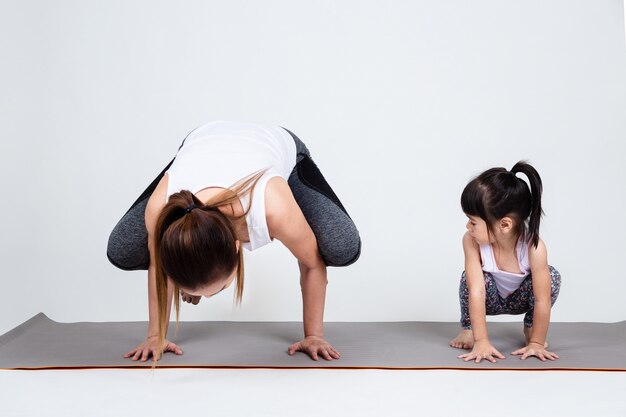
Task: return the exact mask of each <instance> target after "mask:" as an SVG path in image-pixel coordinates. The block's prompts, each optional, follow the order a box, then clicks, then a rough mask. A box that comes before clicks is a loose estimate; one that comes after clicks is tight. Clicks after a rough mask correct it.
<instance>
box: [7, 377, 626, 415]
mask: <svg viewBox="0 0 626 417" xmlns="http://www.w3.org/2000/svg"><path fill="white" fill-rule="evenodd" d="M625 388H626V373H623V372H620V373H617V372H552V371H549V372H519V371H518V372H508V371H507V372H504V371H374V370H159V371H156V372H152V371H147V370H79V371H0V399H1V401H0V416H3V417H9V416H10V417H14V416H37V417H39V416H81V417H82V416H89V417H93V416H133V417H136V416H151V417H156V416H164V415H168V414H169V413H172V415H174V413H175V415H207V416H254V417H257V416H272V417H280V416H289V417H301V416H342V417H343V416H359V417H362V416H417V415H420V416H463V417H467V416H481V417H485V416H496V415H497V416H500V415H505V416H507V417H511V416H533V417H542V416H550V417H555V416H567V417H572V416H585V417H588V416H593V417H600V416H620V417H623V416H626V397H625V396H624V392H625V391H626V390H625ZM166 413H167V414H166Z"/></svg>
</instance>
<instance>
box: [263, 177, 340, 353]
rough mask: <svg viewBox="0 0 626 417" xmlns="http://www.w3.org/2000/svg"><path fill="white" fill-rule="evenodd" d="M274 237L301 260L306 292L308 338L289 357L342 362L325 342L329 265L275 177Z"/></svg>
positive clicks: (271, 187) (270, 189) (269, 195)
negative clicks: (297, 354) (300, 354)
mask: <svg viewBox="0 0 626 417" xmlns="http://www.w3.org/2000/svg"><path fill="white" fill-rule="evenodd" d="M265 202H266V203H265V205H266V213H267V224H268V228H269V231H270V235H271V236H272V237H274V238H276V239H278V240H280V241H281V242H283V244H284V245H285V246H286V247H287V249H289V251H291V253H292V254H293V255H294V256H295V257H296V259H297V260H298V266H299V268H300V287H301V289H302V303H303V310H304V311H303V321H304V336H305V337H304V339H303V340H302V341H300V342H297V343H295V344H293V345H292V346H291V347H290V348H289V354H293V353H295V352H296V351H298V350H300V351H304V352H306V353H307V354H309V356H311V358H312V359H314V360H317V359H318V355H321V356H322V357H323V358H325V359H327V360H332V359H338V358H339V356H340V355H339V352H337V351H336V350H335V349H334V348H333V347H332V346H331V345H330V344H329V343H328V342H326V341H325V340H324V303H325V299H326V285H327V282H328V281H327V279H326V265H325V264H324V261H323V260H322V258H321V256H320V254H319V249H318V247H317V239H316V238H315V235H314V234H313V230H311V227H310V226H309V224H308V222H307V221H306V219H305V217H304V215H303V214H302V210H300V207H299V206H298V204H297V203H296V200H295V199H294V197H293V194H292V193H291V189H290V188H289V185H288V184H287V182H286V181H285V180H284V179H283V178H280V177H275V178H272V179H271V180H270V181H269V182H268V185H267V188H266V195H265Z"/></svg>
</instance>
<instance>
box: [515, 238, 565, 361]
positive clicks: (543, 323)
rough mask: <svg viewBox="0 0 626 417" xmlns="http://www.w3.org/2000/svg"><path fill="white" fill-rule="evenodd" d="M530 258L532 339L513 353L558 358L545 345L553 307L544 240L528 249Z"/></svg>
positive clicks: (542, 358)
mask: <svg viewBox="0 0 626 417" xmlns="http://www.w3.org/2000/svg"><path fill="white" fill-rule="evenodd" d="M528 260H529V262H530V272H531V274H532V284H533V295H534V297H535V310H534V313H533V327H532V330H531V332H530V340H529V341H528V344H527V346H526V347H524V348H522V349H518V350H516V351H515V352H512V353H511V354H513V355H522V357H521V358H522V359H526V358H527V357H529V356H536V357H538V358H539V359H540V360H542V361H545V360H546V359H550V360H555V359H558V358H559V357H558V355H556V354H554V353H552V352H548V351H547V350H546V347H545V343H546V335H547V334H548V326H549V325H550V310H551V308H552V300H551V293H552V279H551V277H550V270H549V269H548V251H547V250H546V245H545V244H544V243H543V240H541V239H539V244H538V245H537V247H536V248H535V247H533V246H531V247H530V248H529V249H528Z"/></svg>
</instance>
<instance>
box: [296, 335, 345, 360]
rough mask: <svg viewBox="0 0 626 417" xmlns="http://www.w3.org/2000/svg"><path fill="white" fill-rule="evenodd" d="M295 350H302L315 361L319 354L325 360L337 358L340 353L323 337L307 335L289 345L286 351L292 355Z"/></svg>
mask: <svg viewBox="0 0 626 417" xmlns="http://www.w3.org/2000/svg"><path fill="white" fill-rule="evenodd" d="M296 352H304V353H306V354H307V355H309V356H310V357H311V359H313V360H314V361H316V360H317V359H318V358H319V357H320V356H321V357H322V358H324V359H326V360H327V361H332V360H333V359H339V358H340V357H341V354H339V352H337V351H336V350H335V348H334V347H332V346H331V345H330V343H328V342H327V341H326V340H324V338H323V337H320V336H307V337H305V338H304V339H302V340H301V341H299V342H296V343H294V344H293V345H291V346H289V350H288V353H289V355H293V354H294V353H296Z"/></svg>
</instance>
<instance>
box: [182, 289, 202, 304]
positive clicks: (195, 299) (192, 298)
mask: <svg viewBox="0 0 626 417" xmlns="http://www.w3.org/2000/svg"><path fill="white" fill-rule="evenodd" d="M180 297H181V298H182V299H183V301H184V302H186V303H191V304H193V305H196V304H198V303H199V302H200V299H201V298H202V296H200V295H189V294H187V293H186V292H184V291H181V292H180Z"/></svg>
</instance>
